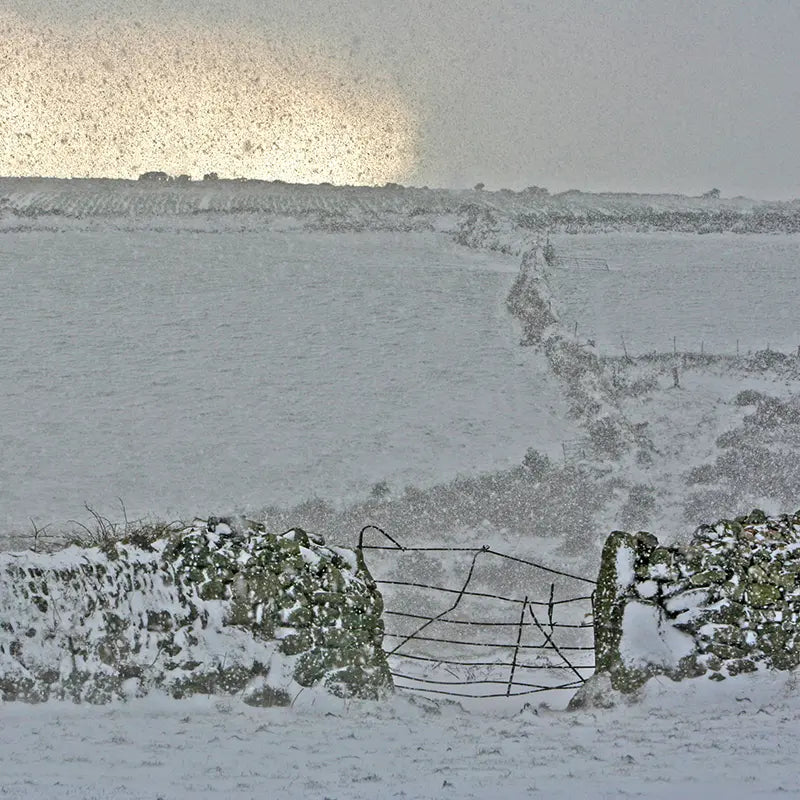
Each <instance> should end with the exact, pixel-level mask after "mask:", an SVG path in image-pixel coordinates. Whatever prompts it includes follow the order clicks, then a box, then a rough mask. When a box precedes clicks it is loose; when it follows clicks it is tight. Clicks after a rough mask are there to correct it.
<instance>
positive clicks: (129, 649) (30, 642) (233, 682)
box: [0, 518, 392, 705]
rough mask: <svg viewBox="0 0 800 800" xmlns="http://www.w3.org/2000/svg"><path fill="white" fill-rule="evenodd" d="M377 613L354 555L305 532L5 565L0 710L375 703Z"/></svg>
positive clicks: (69, 553)
mask: <svg viewBox="0 0 800 800" xmlns="http://www.w3.org/2000/svg"><path fill="white" fill-rule="evenodd" d="M382 611H383V601H382V598H381V595H380V593H379V591H378V589H377V587H376V584H375V582H374V580H373V579H372V577H371V575H370V574H369V571H368V570H367V568H366V566H365V564H364V561H363V559H362V558H361V555H360V553H358V552H356V551H353V550H349V549H346V548H340V547H330V546H325V544H324V543H323V542H322V540H321V539H319V538H315V537H313V536H310V535H309V534H307V533H306V532H305V531H303V530H300V529H295V530H291V531H288V532H286V533H284V534H281V535H275V534H272V533H268V532H266V531H264V530H263V529H262V528H261V527H260V526H258V525H255V524H254V523H244V524H236V523H233V522H232V521H231V522H221V521H219V520H216V519H213V518H212V519H210V520H208V521H207V522H198V523H196V524H194V525H191V526H189V527H187V528H183V529H182V530H178V531H173V532H172V533H171V534H170V535H168V536H165V537H163V538H160V539H156V540H154V541H141V540H140V541H139V542H138V544H134V543H133V542H131V541H128V542H125V541H122V542H109V543H106V544H105V545H104V546H102V547H77V546H72V547H69V548H66V549H64V550H61V551H59V552H56V553H52V554H37V553H33V552H24V553H3V554H0V698H2V699H4V700H26V701H34V702H36V701H42V700H46V699H48V698H61V699H64V698H67V699H72V700H74V701H87V702H92V703H103V702H107V701H109V700H112V699H115V698H128V697H132V696H140V695H143V694H146V693H148V692H150V691H152V690H154V689H159V690H163V691H166V692H168V693H169V694H171V695H173V696H175V697H184V696H188V695H191V694H195V693H203V694H234V693H237V694H241V695H242V696H243V698H244V699H245V701H246V702H249V703H251V704H253V705H275V704H287V703H289V702H290V701H291V699H292V696H293V695H294V694H296V693H297V692H298V691H300V690H301V688H302V687H317V686H318V687H322V688H324V689H326V690H327V691H329V692H331V693H333V694H334V695H337V696H343V697H366V698H377V697H380V696H382V695H383V694H384V693H386V692H388V691H390V690H391V688H392V680H391V676H390V673H389V669H388V665H387V663H386V658H385V655H384V652H383V649H382V640H383V621H382V619H381V614H382Z"/></svg>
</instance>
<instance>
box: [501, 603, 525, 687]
mask: <svg viewBox="0 0 800 800" xmlns="http://www.w3.org/2000/svg"><path fill="white" fill-rule="evenodd" d="M527 607H528V595H525V599H524V600H523V601H522V611H521V612H520V615H519V627H518V628H517V644H516V646H515V647H514V657H513V658H512V659H511V674H510V675H509V676H508V688H507V689H506V697H510V696H511V687H512V686H513V685H514V673H515V672H516V671H517V655H518V653H519V646H520V644H521V643H522V628H523V626H524V624H525V609H526V608H527Z"/></svg>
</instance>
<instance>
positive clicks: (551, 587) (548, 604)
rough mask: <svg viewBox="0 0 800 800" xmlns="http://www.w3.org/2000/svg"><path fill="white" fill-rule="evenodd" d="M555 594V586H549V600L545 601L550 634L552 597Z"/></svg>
mask: <svg viewBox="0 0 800 800" xmlns="http://www.w3.org/2000/svg"><path fill="white" fill-rule="evenodd" d="M555 592H556V585H555V584H554V583H551V584H550V599H549V600H548V601H547V621H548V622H549V624H550V633H552V632H553V595H554V594H555Z"/></svg>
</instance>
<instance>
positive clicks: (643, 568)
mask: <svg viewBox="0 0 800 800" xmlns="http://www.w3.org/2000/svg"><path fill="white" fill-rule="evenodd" d="M799 618H800V512H798V513H797V514H795V515H793V516H788V515H784V516H780V517H767V516H766V515H765V514H764V513H763V512H761V511H758V510H755V511H753V512H752V513H751V514H749V515H747V516H743V517H738V518H736V519H735V520H722V521H720V522H717V523H716V524H714V525H703V526H701V527H700V528H698V529H697V531H696V532H695V535H694V537H693V539H692V540H691V542H690V543H689V545H688V546H686V547H665V546H661V545H659V543H658V540H657V539H656V537H655V536H652V535H651V534H649V533H644V532H640V533H635V534H631V533H625V532H622V531H615V532H614V533H612V534H611V535H610V536H609V538H608V540H607V541H606V544H605V547H604V549H603V554H602V559H601V566H600V575H599V582H598V588H597V595H596V601H595V648H596V663H597V676H598V677H603V678H610V682H611V686H612V687H613V688H614V689H616V690H619V691H622V692H633V691H635V690H636V689H638V688H639V687H640V686H641V685H642V684H643V683H644V682H645V681H646V680H647V679H648V678H649V677H651V676H653V675H657V674H664V675H668V676H669V677H671V678H674V679H676V680H678V679H682V678H687V677H695V676H701V675H706V676H708V677H709V678H712V679H715V680H723V679H724V678H725V677H727V676H732V675H736V674H738V673H742V672H752V671H754V670H756V669H758V668H759V667H762V666H763V667H768V668H773V669H793V668H794V667H796V666H797V665H798V664H800V622H799V621H798V620H799Z"/></svg>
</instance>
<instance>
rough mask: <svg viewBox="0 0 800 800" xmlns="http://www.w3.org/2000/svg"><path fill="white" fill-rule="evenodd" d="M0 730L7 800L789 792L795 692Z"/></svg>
mask: <svg viewBox="0 0 800 800" xmlns="http://www.w3.org/2000/svg"><path fill="white" fill-rule="evenodd" d="M314 700H316V703H315V702H314ZM0 720H2V724H1V725H0V796H1V797H3V798H8V799H9V800H23V799H24V800H32V798H48V800H67V798H69V799H70V800H77V799H78V798H80V800H128V798H131V799H132V798H136V800H157V799H158V798H162V800H199V798H208V800H211V798H214V800H217V799H218V798H223V797H225V798H227V797H230V798H259V799H260V798H271V797H280V798H287V800H288V799H289V798H298V800H299V799H300V798H302V799H303V800H305V798H309V800H323V798H336V799H337V800H360V799H361V798H363V799H364V800H376V798H408V799H409V800H410V799H411V798H418V800H423V799H425V800H426V799H427V798H431V800H433V798H436V799H437V800H438V799H439V798H448V797H452V798H458V799H459V800H461V798H464V800H467V798H480V800H493V799H494V798H504V799H505V798H507V799H508V800H522V798H529V797H541V798H547V799H548V800H549V799H550V798H569V800H573V798H605V799H607V800H614V799H615V798H620V797H622V798H633V797H642V798H662V800H683V799H684V798H686V799H687V800H688V799H689V798H697V800H707V798H725V800H750V798H766V797H798V796H800V789H798V785H797V739H798V736H800V691H798V686H797V676H796V675H795V676H791V675H790V676H787V675H786V674H785V673H784V674H776V675H763V674H756V675H751V676H740V677H738V678H736V679H729V680H727V681H724V682H722V683H714V682H712V681H707V680H702V681H699V680H698V681H689V682H683V683H680V684H672V683H671V682H670V681H651V683H650V685H649V686H648V688H647V692H646V696H645V698H644V700H643V701H642V703H641V704H639V705H636V706H622V707H618V708H615V709H607V710H593V711H588V712H587V711H578V712H568V713H565V712H553V711H549V710H548V709H545V708H538V707H535V706H531V707H528V708H525V709H522V710H519V709H514V710H509V709H506V708H504V707H503V706H502V705H501V706H498V707H495V708H493V709H488V710H486V711H484V712H472V713H470V712H467V711H464V710H463V709H461V708H460V707H459V706H457V705H454V704H448V703H432V702H428V701H424V700H420V699H419V698H413V697H408V696H403V695H398V696H396V697H394V698H393V699H392V700H391V701H388V702H387V703H381V704H368V703H351V704H342V703H334V702H332V701H323V700H322V699H321V698H308V699H307V700H306V699H304V697H303V695H301V696H300V698H298V700H297V703H296V704H295V707H293V708H288V709H253V708H249V707H248V706H246V705H244V704H243V703H241V702H240V701H239V700H237V699H232V700H220V699H213V698H212V699H205V698H196V699H193V700H190V701H173V700H165V699H161V698H157V697H152V698H149V699H146V700H141V701H137V702H133V703H130V704H128V705H117V706H111V707H108V706H107V707H102V708H96V707H88V708H87V707H76V706H71V705H65V704H59V703H48V704H45V705H43V706H33V707H31V706H24V705H18V704H7V705H5V706H2V707H0Z"/></svg>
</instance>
